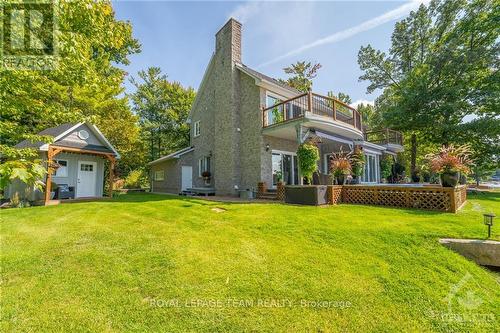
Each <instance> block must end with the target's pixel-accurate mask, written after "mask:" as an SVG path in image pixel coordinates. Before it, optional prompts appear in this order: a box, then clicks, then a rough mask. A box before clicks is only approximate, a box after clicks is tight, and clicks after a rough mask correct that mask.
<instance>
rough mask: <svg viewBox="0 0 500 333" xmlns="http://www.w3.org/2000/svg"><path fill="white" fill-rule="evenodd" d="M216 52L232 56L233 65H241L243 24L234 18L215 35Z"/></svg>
mask: <svg viewBox="0 0 500 333" xmlns="http://www.w3.org/2000/svg"><path fill="white" fill-rule="evenodd" d="M215 52H221V53H223V54H224V55H227V56H230V57H231V61H232V62H233V63H241V23H240V22H238V21H236V20H235V19H233V18H230V19H229V21H227V23H226V24H225V25H224V26H223V27H222V28H221V29H220V30H219V31H218V32H217V33H216V34H215Z"/></svg>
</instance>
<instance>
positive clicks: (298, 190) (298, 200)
mask: <svg viewBox="0 0 500 333" xmlns="http://www.w3.org/2000/svg"><path fill="white" fill-rule="evenodd" d="M327 187H328V186H327V185H306V186H285V202H286V203H291V204H299V205H312V206H318V205H326V204H327V203H328V194H327Z"/></svg>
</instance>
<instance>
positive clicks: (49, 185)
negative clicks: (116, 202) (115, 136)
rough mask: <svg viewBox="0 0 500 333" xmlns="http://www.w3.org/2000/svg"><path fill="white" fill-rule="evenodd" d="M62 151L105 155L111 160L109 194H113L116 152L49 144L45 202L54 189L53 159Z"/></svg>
mask: <svg viewBox="0 0 500 333" xmlns="http://www.w3.org/2000/svg"><path fill="white" fill-rule="evenodd" d="M61 152H68V153H79V154H88V155H97V156H102V157H105V158H106V159H108V160H109V162H110V165H109V196H110V197H112V196H113V178H114V175H113V171H114V168H115V163H116V156H115V153H113V152H104V151H97V150H90V149H83V148H73V147H63V146H58V145H49V147H48V151H47V183H46V184H45V204H47V203H48V202H49V200H50V191H51V189H52V173H53V172H54V164H53V159H54V157H55V156H56V155H57V154H59V153H61Z"/></svg>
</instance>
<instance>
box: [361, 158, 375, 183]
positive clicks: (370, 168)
mask: <svg viewBox="0 0 500 333" xmlns="http://www.w3.org/2000/svg"><path fill="white" fill-rule="evenodd" d="M377 161H378V158H377V156H376V155H372V154H365V170H364V172H363V177H362V179H361V180H362V181H363V182H365V183H376V182H377V180H378V163H377Z"/></svg>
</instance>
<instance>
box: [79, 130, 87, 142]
mask: <svg viewBox="0 0 500 333" xmlns="http://www.w3.org/2000/svg"><path fill="white" fill-rule="evenodd" d="M78 137H79V138H80V139H82V140H87V139H88V138H89V132H87V131H86V130H80V131H79V132H78Z"/></svg>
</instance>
